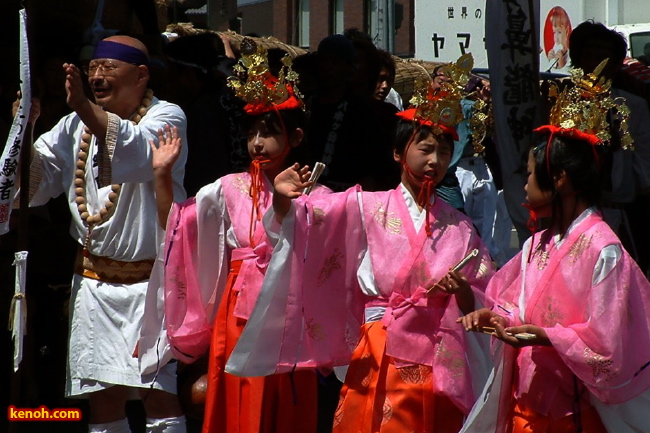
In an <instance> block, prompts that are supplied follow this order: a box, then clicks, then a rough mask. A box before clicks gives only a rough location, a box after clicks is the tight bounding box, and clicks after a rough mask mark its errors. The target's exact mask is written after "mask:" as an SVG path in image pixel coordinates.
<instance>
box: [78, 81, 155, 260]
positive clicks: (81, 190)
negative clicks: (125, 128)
mask: <svg viewBox="0 0 650 433" xmlns="http://www.w3.org/2000/svg"><path fill="white" fill-rule="evenodd" d="M152 100H153V91H152V90H151V89H147V91H146V92H145V94H144V97H143V98H142V102H141V103H140V106H139V107H138V109H137V110H136V111H135V113H133V115H132V116H131V117H130V118H129V120H130V121H131V123H133V124H134V125H137V124H138V123H139V122H140V120H142V117H143V116H144V115H145V114H147V110H148V109H149V106H151V102H152ZM91 141H92V133H91V132H90V129H88V127H87V126H85V127H84V132H83V134H82V135H81V143H80V144H79V152H78V153H77V169H76V171H75V180H74V185H75V194H76V196H77V197H76V199H75V202H76V203H77V210H78V211H79V216H80V217H81V220H82V221H83V223H84V224H85V225H86V226H87V227H88V233H87V234H86V239H85V240H84V246H83V247H84V255H88V251H89V246H90V235H91V233H92V230H93V228H94V227H95V226H96V225H99V224H102V223H104V222H106V221H108V220H109V219H110V218H111V216H113V213H114V212H115V206H116V203H117V199H118V197H119V195H120V191H121V189H122V185H121V184H112V185H111V192H109V193H108V200H107V201H106V203H105V204H104V207H103V208H101V209H100V210H99V212H98V213H96V214H95V215H91V214H90V209H89V208H88V205H87V203H86V166H87V161H88V155H89V153H90V143H91Z"/></svg>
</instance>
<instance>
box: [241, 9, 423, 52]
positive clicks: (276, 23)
mask: <svg viewBox="0 0 650 433" xmlns="http://www.w3.org/2000/svg"><path fill="white" fill-rule="evenodd" d="M413 4H414V1H413V0H383V1H382V0H262V1H260V0H239V1H238V12H237V18H238V20H239V22H240V25H241V27H240V32H241V33H242V34H251V33H252V34H255V35H259V36H273V37H275V38H277V39H279V40H280V41H282V42H285V43H287V44H290V45H295V46H300V47H303V48H305V49H308V50H310V51H311V50H316V48H317V47H318V43H319V42H320V41H321V40H322V39H323V38H324V37H326V36H328V35H331V34H337V33H343V31H344V30H345V29H348V28H357V29H359V30H361V31H363V32H365V33H368V34H369V35H371V36H372V37H373V39H374V40H375V42H376V44H377V45H378V46H379V47H381V48H384V49H387V50H389V51H391V52H393V53H394V54H396V55H398V56H400V57H413V54H414V53H415V30H414V26H413V23H414V7H413ZM391 29H392V31H391Z"/></svg>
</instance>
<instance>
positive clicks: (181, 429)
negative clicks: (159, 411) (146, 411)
mask: <svg viewBox="0 0 650 433" xmlns="http://www.w3.org/2000/svg"><path fill="white" fill-rule="evenodd" d="M147 433H187V427H186V426H185V416H183V415H181V416H175V417H172V418H147Z"/></svg>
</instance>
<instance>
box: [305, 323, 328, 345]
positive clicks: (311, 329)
mask: <svg viewBox="0 0 650 433" xmlns="http://www.w3.org/2000/svg"><path fill="white" fill-rule="evenodd" d="M305 331H306V332H307V335H309V338H311V339H312V340H314V341H323V340H325V332H324V331H323V325H321V324H320V323H316V322H314V319H308V320H306V321H305Z"/></svg>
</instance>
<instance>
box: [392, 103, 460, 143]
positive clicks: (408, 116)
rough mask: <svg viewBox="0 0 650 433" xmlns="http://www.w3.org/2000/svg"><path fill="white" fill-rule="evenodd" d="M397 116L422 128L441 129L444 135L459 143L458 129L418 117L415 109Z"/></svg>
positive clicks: (401, 112)
mask: <svg viewBox="0 0 650 433" xmlns="http://www.w3.org/2000/svg"><path fill="white" fill-rule="evenodd" d="M396 116H397V117H399V118H400V119H404V120H408V121H413V122H417V123H418V124H419V125H421V126H428V127H430V128H436V127H437V128H440V129H441V130H442V133H443V134H446V135H449V136H451V138H452V139H453V140H454V141H458V133H457V132H456V128H453V127H451V126H447V125H443V124H440V123H433V122H432V121H430V120H427V119H424V118H423V117H420V116H417V115H416V109H415V108H409V109H408V110H404V111H400V112H399V113H397V114H396Z"/></svg>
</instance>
